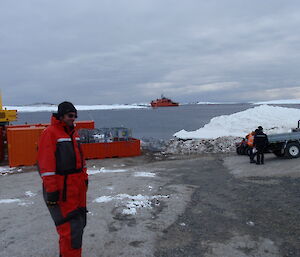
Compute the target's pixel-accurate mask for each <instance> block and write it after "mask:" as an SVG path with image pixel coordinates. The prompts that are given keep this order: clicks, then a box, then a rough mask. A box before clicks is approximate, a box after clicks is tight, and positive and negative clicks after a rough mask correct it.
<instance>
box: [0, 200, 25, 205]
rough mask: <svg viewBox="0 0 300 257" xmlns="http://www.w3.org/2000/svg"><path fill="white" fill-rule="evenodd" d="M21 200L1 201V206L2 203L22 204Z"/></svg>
mask: <svg viewBox="0 0 300 257" xmlns="http://www.w3.org/2000/svg"><path fill="white" fill-rule="evenodd" d="M20 202H21V200H20V199H0V204H2V203H20Z"/></svg>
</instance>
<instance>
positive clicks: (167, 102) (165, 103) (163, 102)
mask: <svg viewBox="0 0 300 257" xmlns="http://www.w3.org/2000/svg"><path fill="white" fill-rule="evenodd" d="M178 105H179V104H178V103H175V102H173V101H172V100H171V99H169V98H166V97H164V96H163V95H162V96H161V98H160V99H156V100H152V101H151V106H152V107H169V106H178Z"/></svg>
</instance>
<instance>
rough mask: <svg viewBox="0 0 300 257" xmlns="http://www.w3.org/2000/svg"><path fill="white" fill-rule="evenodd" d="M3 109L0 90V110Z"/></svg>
mask: <svg viewBox="0 0 300 257" xmlns="http://www.w3.org/2000/svg"><path fill="white" fill-rule="evenodd" d="M2 109H3V106H2V92H1V90H0V110H2Z"/></svg>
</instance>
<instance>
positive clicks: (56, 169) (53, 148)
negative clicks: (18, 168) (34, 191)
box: [38, 102, 88, 257]
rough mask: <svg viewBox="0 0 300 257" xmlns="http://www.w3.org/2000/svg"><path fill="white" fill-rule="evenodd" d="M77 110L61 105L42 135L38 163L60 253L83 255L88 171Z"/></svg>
mask: <svg viewBox="0 0 300 257" xmlns="http://www.w3.org/2000/svg"><path fill="white" fill-rule="evenodd" d="M76 118H77V110H76V109H75V107H74V105H73V104H72V103H70V102H62V103H61V104H59V105H58V112H57V113H54V114H53V116H52V119H51V125H50V126H49V127H47V128H46V129H45V130H44V131H43V133H42V135H41V138H40V142H39V149H38V166H39V172H40V175H41V178H42V180H43V192H44V199H45V202H46V204H47V206H48V209H49V212H50V214H51V216H52V219H53V220H54V223H55V225H56V230H57V232H58V234H59V248H60V257H80V256H81V245H82V235H83V230H84V227H85V225H86V212H87V211H86V192H87V187H88V175H87V172H86V167H85V160H84V157H83V154H82V151H81V147H80V143H79V139H80V138H79V136H78V134H77V132H75V130H74V121H75V119H76Z"/></svg>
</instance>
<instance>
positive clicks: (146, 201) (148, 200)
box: [93, 194, 170, 215]
mask: <svg viewBox="0 0 300 257" xmlns="http://www.w3.org/2000/svg"><path fill="white" fill-rule="evenodd" d="M169 197H170V196H169V195H154V196H148V195H141V194H138V195H128V194H118V195H115V196H101V197H98V198H96V199H95V200H94V201H93V202H96V203H107V202H111V201H119V202H121V203H122V201H124V200H125V209H124V210H123V211H122V214H123V215H135V214H136V213H137V209H140V208H148V209H151V208H152V206H153V205H159V204H160V203H159V199H161V198H169Z"/></svg>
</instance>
